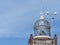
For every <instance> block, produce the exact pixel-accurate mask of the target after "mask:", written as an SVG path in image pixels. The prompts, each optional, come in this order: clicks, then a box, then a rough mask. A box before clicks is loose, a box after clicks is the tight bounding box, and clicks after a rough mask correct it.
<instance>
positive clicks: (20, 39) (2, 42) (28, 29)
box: [0, 0, 60, 45]
mask: <svg viewBox="0 0 60 45" xmlns="http://www.w3.org/2000/svg"><path fill="white" fill-rule="evenodd" d="M47 10H48V11H50V13H51V15H53V12H54V11H57V12H58V15H57V16H55V20H53V21H52V22H51V26H52V28H51V34H52V37H53V36H54V34H55V33H56V34H57V36H58V45H59V42H60V41H59V40H60V38H59V37H60V30H59V29H60V15H59V14H60V13H59V12H60V0H0V45H28V43H27V42H28V39H29V36H30V34H31V33H33V31H34V29H33V26H34V23H35V22H36V20H38V19H39V18H40V12H43V15H44V16H45V17H46V15H45V14H46V13H45V12H46V11H47Z"/></svg>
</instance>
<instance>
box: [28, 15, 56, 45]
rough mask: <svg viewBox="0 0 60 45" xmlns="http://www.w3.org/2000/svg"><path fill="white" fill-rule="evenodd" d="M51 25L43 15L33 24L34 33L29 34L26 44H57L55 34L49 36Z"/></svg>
mask: <svg viewBox="0 0 60 45" xmlns="http://www.w3.org/2000/svg"><path fill="white" fill-rule="evenodd" d="M50 32H51V25H50V22H49V21H48V20H46V19H45V18H44V17H43V16H40V19H39V20H37V21H36V22H35V24H34V35H33V34H31V35H30V38H29V40H28V45H57V35H56V34H55V35H54V37H53V38H51V37H50V36H51V33H50Z"/></svg>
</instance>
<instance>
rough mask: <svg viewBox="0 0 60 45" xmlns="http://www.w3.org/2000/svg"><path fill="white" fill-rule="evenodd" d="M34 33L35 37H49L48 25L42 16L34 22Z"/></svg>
mask: <svg viewBox="0 0 60 45" xmlns="http://www.w3.org/2000/svg"><path fill="white" fill-rule="evenodd" d="M34 33H35V35H50V23H49V22H48V20H46V19H44V17H43V16H41V17H40V19H39V20H37V21H36V22H35V24H34Z"/></svg>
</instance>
